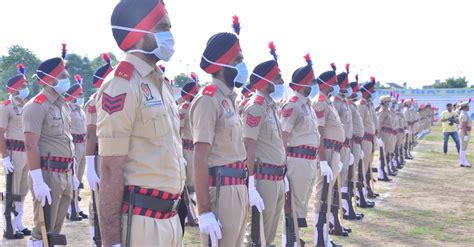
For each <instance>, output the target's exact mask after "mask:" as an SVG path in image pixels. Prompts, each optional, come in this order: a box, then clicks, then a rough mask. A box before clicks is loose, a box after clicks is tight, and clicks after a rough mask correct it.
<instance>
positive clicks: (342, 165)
mask: <svg viewBox="0 0 474 247" xmlns="http://www.w3.org/2000/svg"><path fill="white" fill-rule="evenodd" d="M337 168H338V169H339V170H337V172H338V173H341V171H342V168H344V164H342V162H339V164H337Z"/></svg>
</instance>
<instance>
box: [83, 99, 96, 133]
mask: <svg viewBox="0 0 474 247" xmlns="http://www.w3.org/2000/svg"><path fill="white" fill-rule="evenodd" d="M96 97H97V94H95V93H94V94H93V95H91V97H90V98H89V101H87V103H86V105H85V106H84V111H85V115H86V125H97V108H96V102H95V98H96Z"/></svg>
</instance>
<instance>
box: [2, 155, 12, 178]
mask: <svg viewBox="0 0 474 247" xmlns="http://www.w3.org/2000/svg"><path fill="white" fill-rule="evenodd" d="M3 167H5V174H9V173H10V172H13V170H15V167H14V166H13V164H12V161H11V160H10V156H7V157H5V158H3Z"/></svg>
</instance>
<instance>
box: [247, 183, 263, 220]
mask: <svg viewBox="0 0 474 247" xmlns="http://www.w3.org/2000/svg"><path fill="white" fill-rule="evenodd" d="M249 204H250V206H251V207H252V206H255V207H257V209H258V211H259V212H260V213H261V212H262V211H263V210H264V209H265V205H264V204H263V199H262V197H261V196H260V194H259V193H258V191H257V188H255V177H254V176H253V175H252V176H249Z"/></svg>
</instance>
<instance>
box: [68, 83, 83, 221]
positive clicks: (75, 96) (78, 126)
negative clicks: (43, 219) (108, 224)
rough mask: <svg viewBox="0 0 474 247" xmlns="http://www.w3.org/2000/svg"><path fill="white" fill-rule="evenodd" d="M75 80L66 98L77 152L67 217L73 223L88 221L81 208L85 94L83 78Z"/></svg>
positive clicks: (73, 141)
mask: <svg viewBox="0 0 474 247" xmlns="http://www.w3.org/2000/svg"><path fill="white" fill-rule="evenodd" d="M74 79H75V80H76V82H77V83H76V84H74V85H72V86H71V87H70V88H69V89H68V90H67V91H66V93H65V98H64V100H65V101H66V102H68V106H69V108H70V110H71V134H72V143H74V151H75V155H74V158H75V160H74V168H73V169H74V170H73V173H74V188H73V198H72V201H71V207H70V208H69V210H68V215H67V216H66V217H68V218H69V220H71V221H81V220H82V219H87V214H85V213H84V212H82V210H81V208H80V207H79V189H80V188H84V186H83V185H82V186H81V184H82V183H81V181H82V176H83V175H84V169H85V163H86V162H85V159H84V157H85V154H86V153H85V152H86V143H85V142H86V116H85V113H84V110H82V107H83V106H84V93H83V90H82V86H81V84H82V78H81V76H80V75H79V74H77V75H75V76H74ZM76 179H77V180H76Z"/></svg>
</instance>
